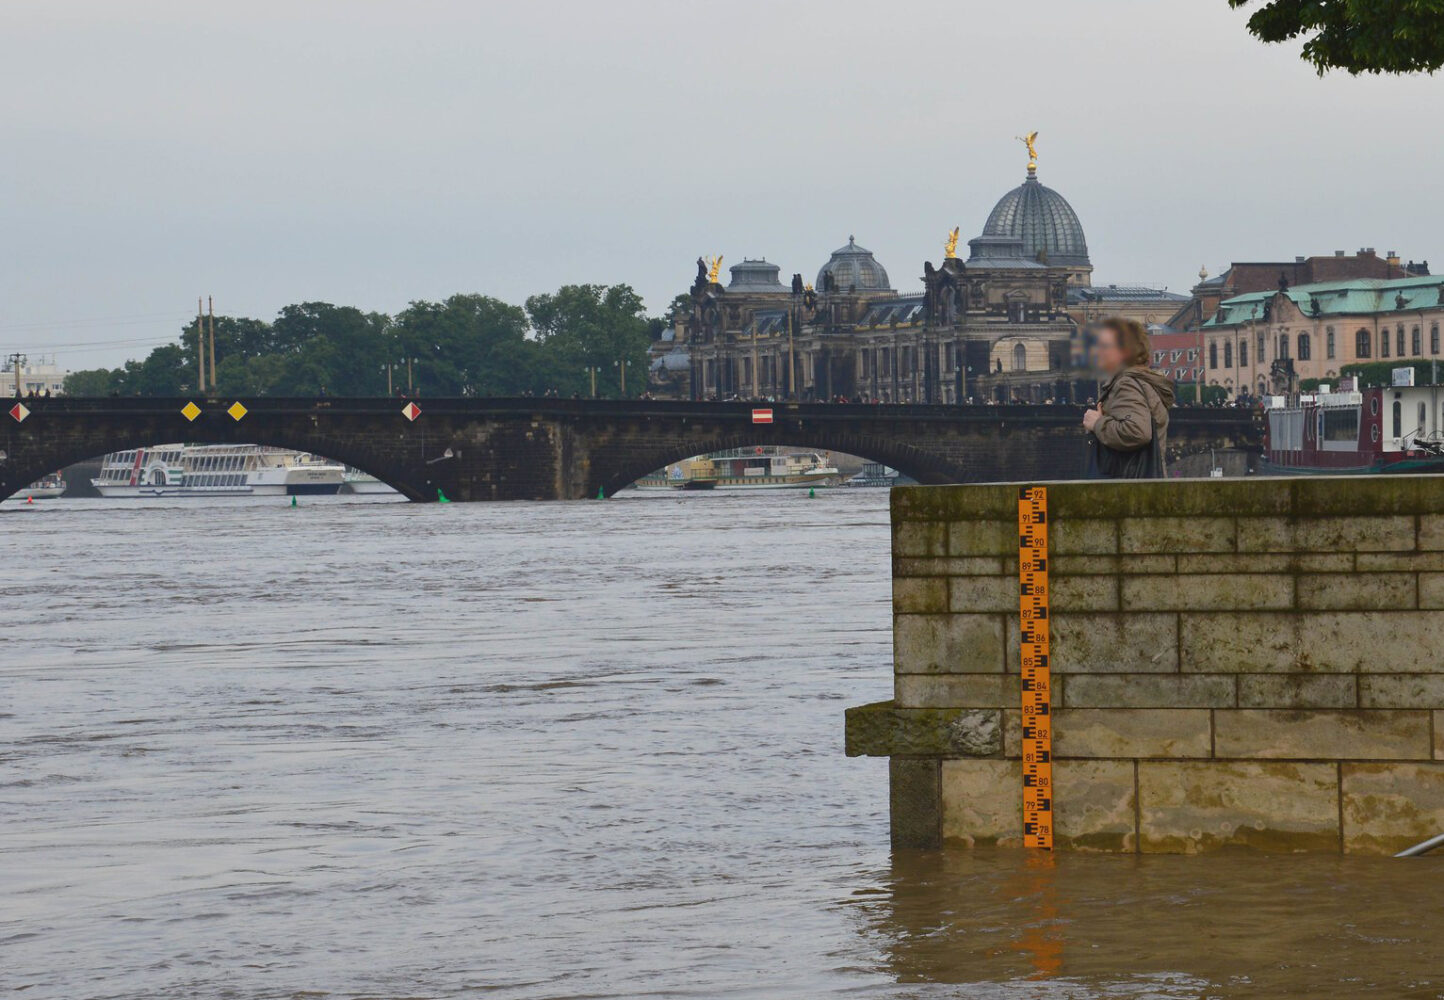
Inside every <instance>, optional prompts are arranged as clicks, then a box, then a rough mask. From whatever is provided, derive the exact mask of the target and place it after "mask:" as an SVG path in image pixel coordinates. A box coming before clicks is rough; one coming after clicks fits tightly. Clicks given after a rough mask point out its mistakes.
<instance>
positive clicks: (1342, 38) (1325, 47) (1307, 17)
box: [1228, 0, 1444, 76]
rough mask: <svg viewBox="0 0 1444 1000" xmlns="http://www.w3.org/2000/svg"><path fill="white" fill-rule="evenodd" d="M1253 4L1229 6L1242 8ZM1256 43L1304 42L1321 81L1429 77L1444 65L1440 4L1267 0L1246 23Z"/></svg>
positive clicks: (1232, 0)
mask: <svg viewBox="0 0 1444 1000" xmlns="http://www.w3.org/2000/svg"><path fill="white" fill-rule="evenodd" d="M1254 2H1255V0H1228V3H1229V6H1230V7H1246V6H1248V5H1249V4H1251V3H1254ZM1248 30H1249V31H1250V32H1252V33H1253V35H1254V36H1255V37H1257V38H1258V39H1259V40H1260V41H1264V42H1286V41H1290V40H1291V39H1294V38H1298V37H1300V36H1305V37H1306V39H1307V40H1306V41H1305V42H1304V49H1303V52H1302V57H1303V58H1304V59H1305V60H1307V61H1308V62H1310V63H1312V64H1313V65H1314V68H1315V69H1317V70H1318V72H1319V75H1320V76H1322V75H1323V74H1324V73H1325V72H1327V71H1328V70H1331V69H1343V70H1347V71H1348V72H1349V73H1351V74H1354V75H1356V76H1357V75H1358V74H1360V73H1418V72H1426V73H1433V72H1434V71H1435V70H1437V69H1438V68H1439V67H1440V66H1441V65H1444V0H1266V2H1265V3H1264V5H1263V7H1261V8H1259V9H1258V10H1256V11H1254V13H1253V15H1252V16H1251V17H1249V19H1248Z"/></svg>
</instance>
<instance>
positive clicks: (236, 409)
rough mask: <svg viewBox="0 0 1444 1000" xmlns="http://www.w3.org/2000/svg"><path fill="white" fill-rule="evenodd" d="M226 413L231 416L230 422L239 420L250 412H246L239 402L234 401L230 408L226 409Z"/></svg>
mask: <svg viewBox="0 0 1444 1000" xmlns="http://www.w3.org/2000/svg"><path fill="white" fill-rule="evenodd" d="M226 412H227V413H229V414H230V415H231V419H232V420H240V419H241V418H242V417H244V416H245V415H246V414H247V413H249V412H251V411H250V410H247V409H246V408H245V407H244V406H242V405H241V402H240V400H236V401H235V402H234V403H232V404H231V408H230V409H228V410H227V411H226Z"/></svg>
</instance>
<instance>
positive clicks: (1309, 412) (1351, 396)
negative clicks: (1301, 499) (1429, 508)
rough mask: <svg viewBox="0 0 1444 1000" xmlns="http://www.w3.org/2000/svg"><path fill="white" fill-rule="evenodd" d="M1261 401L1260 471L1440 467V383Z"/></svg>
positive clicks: (1390, 471) (1443, 422) (1443, 443)
mask: <svg viewBox="0 0 1444 1000" xmlns="http://www.w3.org/2000/svg"><path fill="white" fill-rule="evenodd" d="M1268 403H1269V405H1268V407H1267V412H1266V417H1267V429H1266V435H1265V444H1264V460H1263V462H1262V463H1260V470H1259V471H1260V472H1262V473H1264V474H1265V475H1331V476H1338V475H1369V474H1387V475H1397V474H1400V473H1421V472H1444V386H1437V385H1427V386H1412V385H1401V386H1392V387H1386V388H1372V389H1362V390H1357V391H1340V392H1334V391H1330V387H1329V386H1320V391H1318V392H1316V393H1301V394H1299V395H1298V396H1296V397H1293V398H1291V399H1285V398H1284V397H1281V396H1276V397H1272V398H1271V399H1269V400H1268Z"/></svg>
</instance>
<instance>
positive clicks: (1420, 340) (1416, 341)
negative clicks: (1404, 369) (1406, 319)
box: [1409, 326, 1424, 358]
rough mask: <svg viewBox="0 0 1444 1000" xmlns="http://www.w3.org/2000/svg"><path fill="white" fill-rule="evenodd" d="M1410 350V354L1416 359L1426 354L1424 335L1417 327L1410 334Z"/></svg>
mask: <svg viewBox="0 0 1444 1000" xmlns="http://www.w3.org/2000/svg"><path fill="white" fill-rule="evenodd" d="M1409 348H1410V350H1409V353H1411V354H1412V355H1414V357H1416V358H1417V357H1418V356H1419V355H1421V354H1423V353H1424V335H1423V334H1422V333H1421V332H1420V331H1419V328H1418V327H1417V326H1416V327H1414V329H1413V330H1411V331H1410V332H1409Z"/></svg>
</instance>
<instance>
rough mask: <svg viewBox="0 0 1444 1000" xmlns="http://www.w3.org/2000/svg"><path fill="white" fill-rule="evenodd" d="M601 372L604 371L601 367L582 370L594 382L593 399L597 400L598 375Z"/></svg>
mask: <svg viewBox="0 0 1444 1000" xmlns="http://www.w3.org/2000/svg"><path fill="white" fill-rule="evenodd" d="M601 370H602V369H601V368H600V367H598V366H597V365H587V366H586V367H585V368H583V369H582V371H584V372H586V374H587V376H588V377H589V378H590V379H591V380H592V398H593V399H596V398H597V373H598V372H600V371H601Z"/></svg>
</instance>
